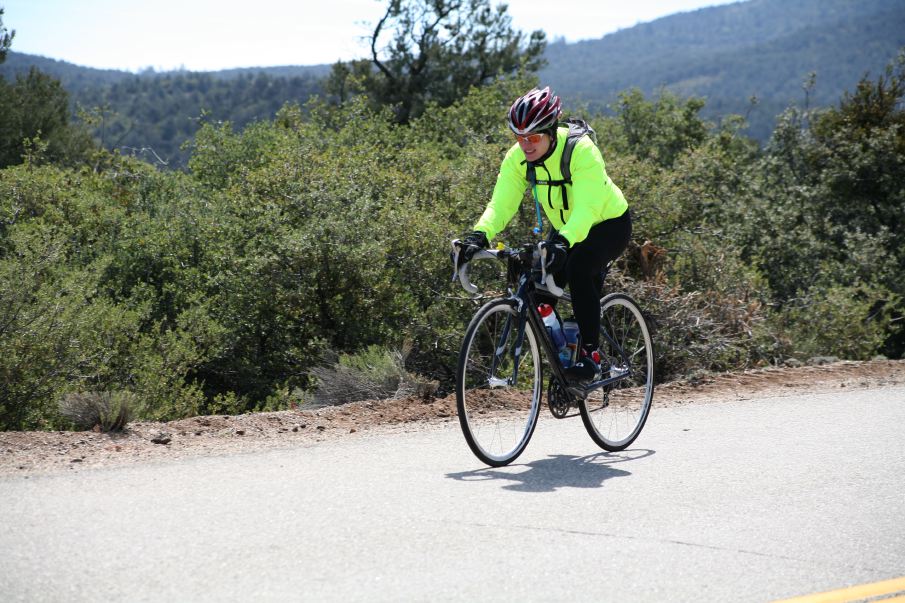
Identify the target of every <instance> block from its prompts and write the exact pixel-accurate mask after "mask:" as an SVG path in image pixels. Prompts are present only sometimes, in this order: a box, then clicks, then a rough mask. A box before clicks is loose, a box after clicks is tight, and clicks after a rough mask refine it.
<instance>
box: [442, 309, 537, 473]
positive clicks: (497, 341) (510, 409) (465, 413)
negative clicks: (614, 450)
mask: <svg viewBox="0 0 905 603" xmlns="http://www.w3.org/2000/svg"><path fill="white" fill-rule="evenodd" d="M517 319H518V311H517V310H516V307H515V303H514V302H513V301H511V300H506V299H497V300H493V301H491V302H488V303H487V304H485V305H484V306H482V307H481V308H480V309H479V310H478V311H477V312H476V313H475V315H474V317H473V318H472V319H471V322H470V323H469V325H468V328H467V329H466V331H465V338H464V339H463V341H462V349H461V351H460V353H459V361H458V365H457V368H456V407H457V410H458V415H459V424H460V425H461V427H462V433H463V434H464V436H465V441H466V442H467V443H468V446H469V448H471V451H472V452H473V453H474V455H475V456H476V457H478V458H479V459H480V460H481V461H482V462H484V463H486V464H487V465H490V466H491V467H502V466H504V465H508V464H509V463H511V462H512V461H514V460H515V459H516V458H518V456H519V455H520V454H521V453H522V452H524V450H525V447H526V446H527V445H528V442H529V441H530V440H531V436H532V434H533V433H534V428H535V427H536V426H537V418H538V414H539V410H540V405H541V399H542V397H543V364H542V362H543V352H542V351H541V350H540V349H539V347H538V336H537V334H536V333H535V332H534V330H533V328H532V327H531V323H530V322H526V324H525V326H524V339H523V342H522V345H521V346H518V330H519V329H518V328H517V327H518V324H517V323H518V322H519V321H518V320H517ZM507 325H508V330H507ZM517 347H520V348H521V349H520V353H521V355H520V356H519V358H518V362H517V364H516V362H514V359H515V354H514V351H515V349H516V348H517ZM515 366H517V367H518V371H513V368H514V367H515ZM513 376H514V377H515V380H514V381H513Z"/></svg>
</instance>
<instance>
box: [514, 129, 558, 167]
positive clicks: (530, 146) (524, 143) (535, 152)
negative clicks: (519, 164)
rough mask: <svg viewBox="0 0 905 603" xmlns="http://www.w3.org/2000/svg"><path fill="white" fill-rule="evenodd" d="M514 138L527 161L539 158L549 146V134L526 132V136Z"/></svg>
mask: <svg viewBox="0 0 905 603" xmlns="http://www.w3.org/2000/svg"><path fill="white" fill-rule="evenodd" d="M516 138H517V139H518V144H519V146H520V147H521V148H522V151H524V152H525V159H527V160H528V161H536V160H538V159H540V158H541V157H543V155H544V153H546V152H547V150H548V149H549V148H550V135H549V134H528V135H527V136H516Z"/></svg>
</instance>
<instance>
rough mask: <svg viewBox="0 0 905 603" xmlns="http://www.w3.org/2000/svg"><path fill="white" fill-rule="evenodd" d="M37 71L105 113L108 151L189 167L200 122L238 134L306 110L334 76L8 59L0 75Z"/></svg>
mask: <svg viewBox="0 0 905 603" xmlns="http://www.w3.org/2000/svg"><path fill="white" fill-rule="evenodd" d="M32 67H36V68H37V69H39V70H41V71H43V72H45V73H48V74H50V75H52V76H53V77H55V78H58V79H59V80H60V81H61V83H62V84H63V87H64V88H66V89H67V90H68V91H69V93H70V95H71V97H72V101H73V104H74V106H75V107H77V108H80V109H86V110H89V111H92V110H95V109H97V108H102V111H100V114H99V115H98V117H99V118H102V122H101V123H100V125H99V126H98V127H97V131H96V135H97V136H98V138H100V139H101V143H102V144H103V145H104V146H106V147H108V148H116V149H119V150H120V151H121V152H123V153H124V154H130V153H136V154H141V155H143V156H144V157H145V158H146V159H148V160H149V161H152V162H154V161H158V160H160V161H163V162H165V164H166V165H169V166H171V167H182V166H184V165H185V163H186V161H187V160H188V153H187V152H186V151H184V150H182V149H181V146H182V144H183V143H184V142H185V141H186V140H189V139H191V138H192V137H193V136H194V135H195V132H196V131H197V130H198V127H199V123H200V121H201V120H202V119H206V120H209V121H215V122H216V121H229V122H231V123H232V124H233V126H234V127H235V128H242V127H244V126H246V125H248V124H249V123H251V122H253V121H256V120H263V119H272V118H273V116H274V114H275V113H276V112H277V111H278V110H279V109H280V107H282V106H283V105H284V104H285V103H286V102H287V101H296V102H298V103H299V104H303V103H305V101H307V100H308V99H309V98H310V97H311V96H312V95H315V94H321V93H322V92H323V86H322V80H323V78H324V77H325V76H326V75H328V74H329V73H330V66H329V65H312V66H295V67H293V66H284V67H265V68H248V69H226V70H222V71H213V72H191V71H165V72H156V71H153V70H147V71H142V72H140V73H131V72H128V71H117V70H110V69H92V68H89V67H79V66H77V65H73V64H71V63H67V62H65V61H57V60H53V59H47V58H44V57H39V56H32V55H27V54H21V53H16V52H10V53H9V54H8V56H7V60H6V62H5V63H4V64H2V65H0V76H3V77H5V78H7V79H9V80H12V79H14V78H15V77H16V75H18V74H24V73H27V72H28V70H29V69H30V68H32ZM202 115H203V116H204V117H202Z"/></svg>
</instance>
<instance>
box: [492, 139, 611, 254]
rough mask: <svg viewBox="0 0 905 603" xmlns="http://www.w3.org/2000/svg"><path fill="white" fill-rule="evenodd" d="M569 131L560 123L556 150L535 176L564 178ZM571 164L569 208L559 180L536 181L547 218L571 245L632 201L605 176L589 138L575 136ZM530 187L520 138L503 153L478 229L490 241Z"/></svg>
mask: <svg viewBox="0 0 905 603" xmlns="http://www.w3.org/2000/svg"><path fill="white" fill-rule="evenodd" d="M568 133H569V129H568V128H565V127H561V128H558V130H557V133H556V149H554V151H553V153H552V154H551V155H550V157H548V158H547V159H546V160H545V161H544V162H543V163H539V164H536V165H535V168H534V170H535V177H536V179H537V180H562V173H561V172H560V169H559V167H560V158H561V157H562V153H563V149H564V148H565V146H566V137H567V136H568ZM569 168H570V170H571V172H572V184H566V185H565V187H566V197H567V202H568V207H563V198H562V187H560V186H559V185H553V186H549V185H544V184H538V185H537V199H538V201H539V202H540V204H541V207H543V208H544V213H545V214H546V215H547V219H548V220H549V221H550V223H551V224H553V227H554V228H555V229H556V230H558V231H559V233H560V234H561V235H562V236H564V237H565V238H566V240H567V241H569V246H572V245H575V244H576V243H580V242H582V241H583V240H585V238H586V237H587V236H588V231H589V230H590V229H591V227H592V226H594V225H596V224H600V223H601V222H603V221H604V220H609V219H611V218H618V217H619V216H621V215H622V214H623V213H625V210H626V209H627V208H628V203H626V201H625V197H624V196H623V195H622V191H621V190H619V187H617V186H616V185H615V184H613V181H612V180H610V178H609V176H607V173H606V164H605V163H604V161H603V157H602V156H601V155H600V149H598V148H597V145H596V144H594V141H593V140H591V139H590V137H588V136H583V137H581V138H580V139H579V140H578V141H577V143H576V144H575V148H574V150H573V151H572V161H571V163H570V166H569ZM527 187H528V176H527V163H526V159H525V153H524V151H522V149H521V147H519V145H518V143H516V144H515V145H513V147H512V148H511V149H509V151H508V152H507V153H506V156H505V157H504V158H503V163H502V164H501V165H500V173H499V174H498V175H497V179H496V186H494V188H493V196H492V197H491V199H490V203H488V204H487V208H486V209H485V210H484V213H483V214H482V215H481V218H480V219H479V220H478V223H477V224H475V227H474V229H475V230H480V231H482V232H484V233H485V234H486V235H487V239H488V240H491V239H493V238H494V237H495V236H497V235H498V234H499V233H500V232H501V231H502V230H503V229H504V228H506V225H507V224H509V221H510V220H511V219H512V217H513V216H514V215H515V212H516V211H517V210H518V206H519V204H520V203H521V202H522V199H523V198H524V194H525V189H526V188H527Z"/></svg>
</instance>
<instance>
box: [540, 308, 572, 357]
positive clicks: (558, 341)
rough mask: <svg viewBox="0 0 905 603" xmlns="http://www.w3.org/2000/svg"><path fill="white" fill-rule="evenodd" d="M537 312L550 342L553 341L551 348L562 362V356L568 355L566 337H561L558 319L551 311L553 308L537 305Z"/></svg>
mask: <svg viewBox="0 0 905 603" xmlns="http://www.w3.org/2000/svg"><path fill="white" fill-rule="evenodd" d="M537 311H538V312H540V316H541V318H543V319H544V326H545V327H547V332H548V333H550V340H551V341H553V347H554V348H555V349H556V353H557V355H558V356H559V360H560V362H562V360H563V358H564V354H568V353H569V350H568V348H567V347H566V337H565V335H563V332H562V326H561V325H560V324H559V318H557V316H556V313H555V312H554V311H553V306H551V305H550V304H541V305H539V306H538V307H537Z"/></svg>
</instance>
